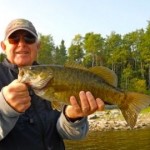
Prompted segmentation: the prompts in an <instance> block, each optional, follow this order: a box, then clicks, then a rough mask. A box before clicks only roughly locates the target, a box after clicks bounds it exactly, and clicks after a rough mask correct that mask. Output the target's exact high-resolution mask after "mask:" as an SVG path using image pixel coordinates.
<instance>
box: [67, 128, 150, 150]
mask: <svg viewBox="0 0 150 150" xmlns="http://www.w3.org/2000/svg"><path fill="white" fill-rule="evenodd" d="M65 145H66V150H80V149H81V150H150V128H147V129H137V130H127V131H105V132H100V131H95V132H94V131H92V132H89V133H88V135H87V137H86V138H85V139H83V140H79V141H68V140H67V141H65Z"/></svg>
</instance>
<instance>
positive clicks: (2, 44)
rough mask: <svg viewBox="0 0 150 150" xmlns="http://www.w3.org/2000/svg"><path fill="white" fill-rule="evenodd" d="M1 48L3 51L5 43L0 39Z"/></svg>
mask: <svg viewBox="0 0 150 150" xmlns="http://www.w3.org/2000/svg"><path fill="white" fill-rule="evenodd" d="M1 48H2V50H3V51H5V49H6V45H5V43H4V42H3V41H1Z"/></svg>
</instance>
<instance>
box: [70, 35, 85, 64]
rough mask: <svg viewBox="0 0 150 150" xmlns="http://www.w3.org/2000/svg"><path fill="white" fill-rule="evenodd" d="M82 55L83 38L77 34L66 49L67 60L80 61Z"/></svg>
mask: <svg viewBox="0 0 150 150" xmlns="http://www.w3.org/2000/svg"><path fill="white" fill-rule="evenodd" d="M83 56H84V52H83V38H82V36H81V35H80V34H77V35H75V37H74V39H73V40H72V43H71V46H70V47H69V49H68V61H71V62H77V63H82V60H83Z"/></svg>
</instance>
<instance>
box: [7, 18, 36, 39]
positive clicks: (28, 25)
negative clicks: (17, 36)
mask: <svg viewBox="0 0 150 150" xmlns="http://www.w3.org/2000/svg"><path fill="white" fill-rule="evenodd" d="M17 30H26V31H28V32H30V33H31V34H32V35H34V36H35V37H36V38H37V37H38V35H37V32H36V29H35V27H34V26H33V24H32V22H30V21H29V20H26V19H15V20H12V21H11V22H10V23H9V24H8V26H7V28H6V31H5V39H6V38H8V37H9V36H10V35H11V34H12V33H13V32H15V31H17Z"/></svg>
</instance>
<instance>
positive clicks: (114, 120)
mask: <svg viewBox="0 0 150 150" xmlns="http://www.w3.org/2000/svg"><path fill="white" fill-rule="evenodd" d="M88 121H89V129H90V131H110V130H131V128H130V127H129V126H128V125H127V123H126V121H125V119H124V117H123V116H122V113H121V111H120V110H119V109H111V110H106V111H102V112H96V113H94V114H92V115H90V116H89V117H88ZM141 128H150V112H146V113H140V114H139V116H138V119H137V123H136V125H135V127H134V128H133V130H135V129H141Z"/></svg>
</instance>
